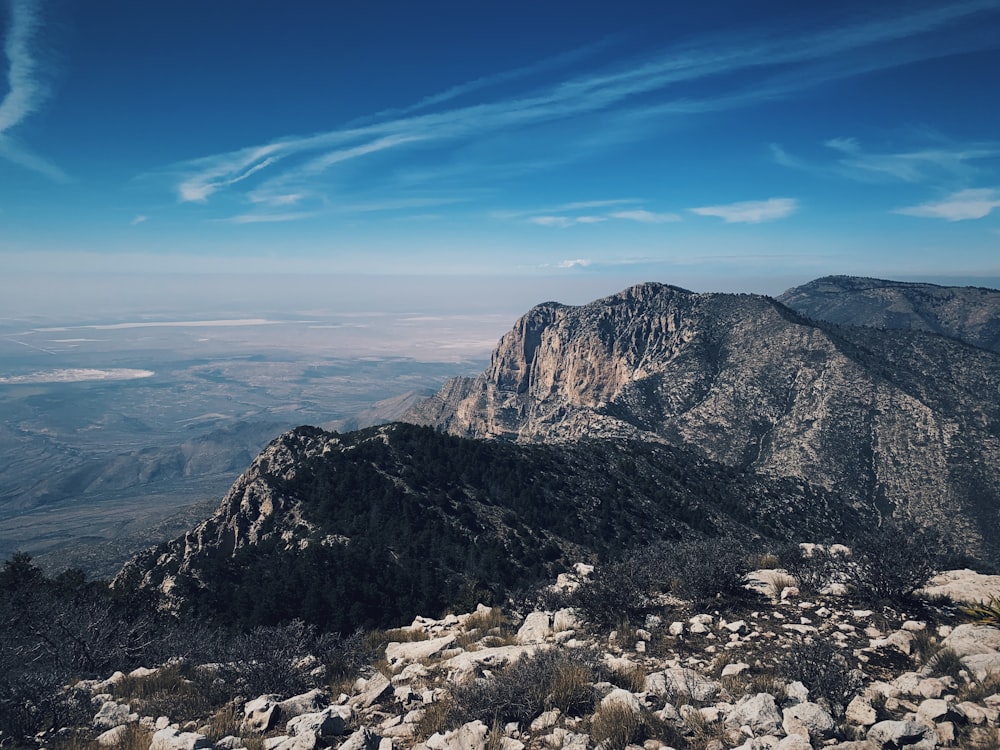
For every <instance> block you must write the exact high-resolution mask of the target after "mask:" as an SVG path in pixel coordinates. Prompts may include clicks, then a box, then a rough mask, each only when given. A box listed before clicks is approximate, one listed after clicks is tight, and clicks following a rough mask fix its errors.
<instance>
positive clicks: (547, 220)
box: [528, 215, 608, 228]
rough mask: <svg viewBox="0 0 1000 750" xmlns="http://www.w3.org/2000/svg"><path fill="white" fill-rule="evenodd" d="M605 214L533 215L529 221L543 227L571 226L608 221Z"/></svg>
mask: <svg viewBox="0 0 1000 750" xmlns="http://www.w3.org/2000/svg"><path fill="white" fill-rule="evenodd" d="M607 220H608V219H607V217H605V216H593V215H586V216H532V217H531V218H530V219H528V221H530V222H531V223H532V224H538V225H539V226H543V227H560V228H565V227H571V226H573V225H574V224H600V223H601V222H602V221H607Z"/></svg>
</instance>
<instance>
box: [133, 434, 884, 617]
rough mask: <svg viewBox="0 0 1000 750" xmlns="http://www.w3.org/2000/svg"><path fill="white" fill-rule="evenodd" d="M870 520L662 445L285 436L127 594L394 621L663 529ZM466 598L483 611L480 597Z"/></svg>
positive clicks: (693, 531) (795, 485) (692, 532)
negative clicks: (138, 591)
mask: <svg viewBox="0 0 1000 750" xmlns="http://www.w3.org/2000/svg"><path fill="white" fill-rule="evenodd" d="M871 523H872V519H871V517H865V516H864V515H863V514H861V513H858V512H856V511H854V510H853V509H850V508H847V507H846V506H844V505H843V503H841V502H839V499H838V498H836V497H835V495H834V494H833V493H830V492H826V491H823V490H820V489H816V488H814V487H811V486H809V485H808V484H807V483H804V482H802V481H799V480H794V479H784V478H771V477H765V476H760V475H755V474H747V473H744V472H742V471H740V470H738V469H734V468H732V467H726V466H722V465H720V464H718V463H716V462H713V461H711V460H709V459H706V458H703V457H699V456H697V455H696V454H693V453H692V452H691V451H688V450H685V449H681V448H675V447H671V446H668V445H664V444H662V443H657V442H633V441H627V440H580V441H575V442H569V443H561V444H556V445H515V444H510V443H503V442H498V441H476V440H468V439H461V438H456V437H451V436H448V435H443V434H440V433H438V432H435V431H434V430H431V429H428V428H424V427H417V426H413V425H406V424H393V425H389V426H384V427H378V428H370V429H368V430H364V431H360V432H354V433H349V434H343V435H341V434H337V433H330V432H325V431H323V430H320V429H318V428H314V427H300V428H298V429H296V430H293V431H291V432H287V433H285V434H284V435H282V436H281V437H279V438H278V439H276V440H274V441H273V442H272V443H271V444H270V445H269V446H268V447H267V448H266V449H265V450H264V451H263V452H262V453H261V454H260V455H259V456H258V457H257V459H256V460H255V461H254V462H253V464H252V465H251V466H250V468H249V469H248V470H247V471H246V472H245V473H244V474H243V475H242V476H241V477H240V478H239V480H238V481H237V482H236V483H235V484H234V485H233V487H232V489H231V490H230V491H229V493H228V494H227V495H226V496H225V498H224V499H223V501H222V503H221V504H220V506H219V508H218V510H217V511H216V512H215V514H214V515H213V516H212V517H211V518H209V519H208V520H206V521H204V522H203V523H201V524H199V525H198V526H197V527H195V528H194V529H193V530H191V531H189V532H188V533H186V534H185V535H184V536H182V537H180V538H178V539H175V540H174V541H171V542H167V543H164V544H161V545H160V546H159V547H156V548H153V549H151V550H148V551H147V552H145V553H142V554H140V555H138V556H136V557H134V558H133V559H132V560H131V561H130V562H129V563H128V564H127V565H126V566H125V567H124V568H123V570H122V571H121V573H120V574H119V575H118V577H117V578H116V580H115V584H114V585H115V587H116V588H117V589H119V590H130V589H133V588H136V587H137V588H140V589H145V590H148V591H155V592H158V593H159V594H160V595H162V596H163V597H165V599H166V601H167V602H169V603H170V604H171V605H172V606H175V607H177V608H181V609H183V608H188V609H191V610H194V611H195V612H199V613H202V614H206V615H208V616H210V617H212V618H214V619H218V620H222V621H225V622H227V623H230V624H242V625H257V624H272V623H276V622H282V621H287V620H290V619H292V618H301V619H304V620H306V621H307V622H313V623H319V624H321V625H322V627H324V628H329V629H333V630H339V631H342V632H352V631H353V630H354V629H355V628H357V627H359V626H362V625H365V626H376V625H381V626H384V625H388V624H398V623H399V622H404V621H407V620H409V619H412V617H413V616H414V615H415V614H417V613H420V612H429V611H430V612H434V611H442V610H443V609H444V608H445V607H447V606H452V605H456V604H458V605H459V606H461V603H465V604H469V605H470V606H474V605H475V603H476V602H477V601H486V600H502V598H503V596H504V595H505V594H507V593H509V592H510V591H512V590H515V589H518V588H523V587H525V586H527V585H529V584H531V583H534V582H537V581H538V580H541V579H542V578H544V577H547V576H551V575H554V574H555V573H556V572H559V571H562V570H565V569H566V568H568V567H569V565H570V564H571V563H573V562H576V561H579V560H582V559H589V560H594V559H597V558H601V557H607V556H609V555H611V554H613V553H615V552H618V551H621V550H623V549H626V548H628V547H632V546H635V545H639V544H648V543H651V542H653V541H656V540H669V539H681V538H691V537H692V536H702V537H704V536H715V537H719V536H724V537H726V538H727V539H730V540H744V541H751V540H756V541H757V542H760V541H761V540H764V539H770V540H785V541H788V540H799V539H811V540H816V539H826V538H844V537H850V536H852V535H854V534H856V533H857V532H858V531H859V530H860V529H862V528H865V527H867V526H870V525H871ZM470 603H471V604H470Z"/></svg>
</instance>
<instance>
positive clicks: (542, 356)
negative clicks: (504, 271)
mask: <svg viewBox="0 0 1000 750" xmlns="http://www.w3.org/2000/svg"><path fill="white" fill-rule="evenodd" d="M406 418H407V419H408V420H410V421H414V422H417V423H420V424H428V425H433V426H435V427H437V428H438V429H441V430H445V431H447V432H449V433H452V434H455V435H462V436H468V437H476V438H494V439H502V440H514V441H522V442H552V441H559V440H574V439H578V438H580V437H582V436H590V437H594V436H609V437H622V436H631V437H639V438H641V439H643V440H656V441H661V442H666V443H669V444H672V445H684V446H688V447H690V448H693V449H694V450H696V451H699V452H700V453H702V455H704V456H706V457H709V458H711V459H713V460H715V461H719V462H722V463H724V464H727V465H730V466H734V467H738V468H740V469H741V470H745V471H753V472H758V473H763V474H768V475H775V476H790V477H797V478H800V479H802V480H806V481H808V482H810V483H812V484H816V485H819V486H821V487H824V488H826V489H828V490H835V491H836V492H838V493H839V494H840V495H841V496H842V497H843V499H844V501H845V502H846V503H850V504H855V505H858V506H864V507H867V508H877V509H878V510H879V511H880V512H881V513H883V514H884V515H896V514H898V515H902V516H908V517H910V518H914V519H918V520H919V521H920V522H922V523H931V524H933V525H935V526H936V527H937V528H939V529H942V530H944V531H945V532H946V534H948V535H949V536H950V537H951V539H952V540H953V542H954V544H955V546H956V547H958V548H960V549H962V550H964V551H965V552H967V553H969V554H972V555H976V554H978V553H979V552H980V551H981V550H983V549H984V548H985V549H987V550H988V551H989V555H991V556H995V555H996V554H997V553H998V551H1000V531H998V529H1000V517H998V508H1000V479H998V477H997V476H996V473H995V472H992V471H991V470H989V469H987V468H986V467H990V466H995V465H997V463H998V462H1000V356H998V355H997V354H995V353H993V352H988V351H985V350H982V349H976V348H972V347H969V346H967V345H964V344H961V343H959V342H956V341H952V340H949V339H946V338H942V337H940V336H934V335H929V334H924V333H919V332H913V331H907V332H900V331H880V330H874V329H860V328H848V327H837V326H831V325H829V324H819V323H815V322H812V321H809V320H807V319H806V318H804V317H802V316H800V315H799V314H798V313H796V312H793V311H792V310H790V309H789V308H787V307H785V306H783V305H782V304H780V303H778V302H776V301H775V300H772V299H769V298H766V297H760V296H755V295H731V294H694V293H691V292H688V291H685V290H683V289H678V288H676V287H671V286H665V285H662V284H641V285H639V286H636V287H632V288H630V289H627V290H625V291H623V292H621V293H620V294H616V295H613V296H611V297H607V298H605V299H601V300H597V301H596V302H592V303H590V304H587V305H583V306H580V307H568V306H564V305H558V304H555V303H546V304H543V305H539V306H538V307H535V308H534V309H532V310H531V311H530V312H528V313H527V314H526V315H525V316H524V317H523V318H522V319H521V320H520V321H518V323H517V324H516V325H515V327H514V329H513V330H512V331H510V332H509V333H508V334H506V335H505V336H504V337H503V338H502V339H501V340H500V342H499V344H498V345H497V348H496V350H495V351H494V353H493V357H492V361H491V364H490V366H489V368H488V369H487V370H486V371H485V372H484V373H483V374H482V375H480V376H479V377H478V378H476V379H475V380H473V381H469V380H468V379H462V380H461V381H455V382H452V383H450V384H448V385H446V386H445V388H443V389H442V391H441V392H440V393H439V394H438V395H437V396H436V397H434V398H432V399H430V400H428V401H427V402H425V403H424V404H423V405H421V406H419V407H418V408H416V409H414V410H413V411H411V412H410V413H409V414H408V415H407V417H406Z"/></svg>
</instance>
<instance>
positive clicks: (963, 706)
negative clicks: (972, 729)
mask: <svg viewBox="0 0 1000 750" xmlns="http://www.w3.org/2000/svg"><path fill="white" fill-rule="evenodd" d="M956 708H958V709H960V710H961V711H962V713H963V714H965V718H966V721H968V722H969V723H970V724H974V725H979V724H985V723H986V711H985V710H983V707H982V706H979V705H978V704H976V703H973V702H972V701H962V702H961V703H959V704H958V705H957V706H956Z"/></svg>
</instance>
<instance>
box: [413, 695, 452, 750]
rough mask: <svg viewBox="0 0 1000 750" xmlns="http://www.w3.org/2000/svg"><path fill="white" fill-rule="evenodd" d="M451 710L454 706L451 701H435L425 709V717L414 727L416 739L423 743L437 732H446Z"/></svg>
mask: <svg viewBox="0 0 1000 750" xmlns="http://www.w3.org/2000/svg"><path fill="white" fill-rule="evenodd" d="M451 710H452V704H451V700H449V699H443V700H439V701H435V702H434V703H431V704H430V705H429V706H427V707H426V708H425V709H424V715H423V716H421V717H420V720H419V721H418V722H417V723H416V724H415V725H414V727H413V734H414V739H415V740H417V741H418V742H423V741H424V740H426V739H427V738H428V737H430V736H431V735H433V734H434V733H435V732H444V731H446V730H447V729H448V721H449V719H450V717H451Z"/></svg>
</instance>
